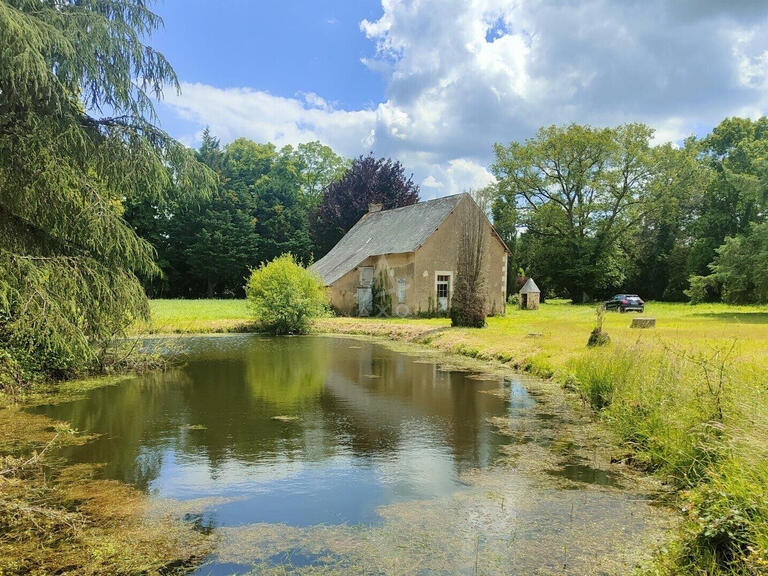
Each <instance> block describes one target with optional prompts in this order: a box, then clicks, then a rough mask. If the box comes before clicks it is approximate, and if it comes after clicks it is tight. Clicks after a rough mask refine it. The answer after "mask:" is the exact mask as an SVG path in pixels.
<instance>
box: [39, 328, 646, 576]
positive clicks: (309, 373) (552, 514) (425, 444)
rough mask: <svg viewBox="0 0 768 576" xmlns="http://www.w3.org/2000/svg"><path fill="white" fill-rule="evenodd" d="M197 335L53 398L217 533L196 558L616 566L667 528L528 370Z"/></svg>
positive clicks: (99, 445)
mask: <svg viewBox="0 0 768 576" xmlns="http://www.w3.org/2000/svg"><path fill="white" fill-rule="evenodd" d="M179 341H180V342H181V345H182V346H183V348H184V355H185V356H186V362H185V363H184V364H183V365H182V366H181V367H178V368H174V369H171V370H167V371H163V372H157V373H151V374H147V375H142V376H139V377H136V378H133V379H131V380H129V381H127V382H122V383H120V384H119V385H117V386H109V387H104V388H98V389H95V390H93V391H91V392H90V393H89V394H88V395H87V397H85V398H83V399H78V400H74V401H71V402H67V403H62V404H57V405H51V406H41V407H38V408H37V409H36V410H37V411H38V412H41V413H44V414H46V415H48V416H51V417H53V418H56V419H59V420H64V421H67V422H69V423H71V425H72V426H73V427H74V428H76V429H78V430H82V431H85V432H89V433H93V434H97V435H98V436H97V437H96V438H95V439H94V440H93V441H91V442H89V443H87V444H85V445H82V446H76V447H70V448H67V449H65V450H64V451H63V456H64V457H65V458H66V459H67V460H68V461H70V462H72V463H94V464H103V467H102V468H101V469H100V470H101V472H100V473H101V474H103V475H104V477H106V478H110V479H117V480H121V481H124V482H128V483H130V484H133V485H135V486H137V487H140V488H141V489H143V490H145V491H147V493H148V494H150V495H151V497H152V498H155V499H158V500H163V501H165V500H167V499H170V500H172V501H178V502H183V503H186V508H185V509H189V510H191V511H193V512H190V513H189V514H188V515H187V518H188V519H189V520H193V521H195V522H197V523H199V525H200V526H201V527H204V528H206V529H212V530H214V532H215V535H216V551H215V552H214V554H212V556H211V557H210V558H209V559H208V561H206V562H205V563H204V564H203V565H202V566H201V567H200V568H199V569H198V570H197V574H201V575H202V574H211V575H218V574H244V573H258V574H262V573H273V572H274V573H286V572H287V573H297V574H303V573H354V574H358V573H364V574H401V573H414V574H422V573H423V574H454V573H467V574H484V573H510V571H512V572H514V571H520V573H527V572H528V571H530V570H537V571H538V572H539V573H557V574H563V573H573V574H581V573H588V572H589V571H595V573H611V572H612V571H613V570H620V569H622V568H623V567H625V566H626V565H627V564H628V563H632V562H634V561H635V558H636V557H637V554H638V553H642V549H643V547H646V548H647V543H645V540H644V539H645V538H646V537H648V536H649V535H652V534H655V533H656V532H657V530H654V527H655V526H656V525H657V520H656V515H655V514H654V513H653V511H652V510H651V507H650V506H649V504H648V501H647V498H646V497H645V494H644V493H643V492H642V491H639V490H635V489H629V488H628V487H627V486H626V485H623V484H622V482H621V481H620V480H619V479H617V477H616V474H615V472H610V471H600V470H596V469H595V468H592V467H591V463H586V462H584V460H585V458H584V457H583V456H580V455H579V454H578V453H567V454H564V453H561V452H558V451H557V450H555V447H556V446H558V445H559V444H558V442H557V438H555V434H554V433H553V432H552V431H553V430H554V429H555V428H554V427H556V426H562V419H563V416H562V414H558V415H553V414H552V413H551V407H547V411H544V410H543V408H542V401H541V400H540V399H537V397H535V396H534V395H533V394H531V393H530V392H529V391H528V387H526V386H525V385H524V383H523V382H521V381H520V380H518V379H516V378H514V377H513V378H510V377H509V376H507V377H502V376H493V375H491V376H488V375H485V376H484V375H480V374H477V373H474V372H471V371H467V370H450V369H447V368H443V367H442V366H441V364H440V362H439V358H434V357H426V358H424V357H423V356H422V355H419V356H416V355H409V354H405V353H401V352H396V351H393V350H391V349H389V348H388V347H385V346H384V345H382V344H379V343H376V342H373V341H368V340H360V339H350V338H342V337H330V336H306V337H290V338H266V337H261V336H256V335H232V336H217V337H198V338H184V339H181V340H179ZM521 427H522V428H521ZM510 430H514V431H515V433H512V432H510ZM566 452H568V451H566ZM521 454H523V455H525V454H528V457H525V456H523V459H522V461H521ZM553 454H555V455H557V458H554V459H553V457H552V455H553ZM539 472H541V473H539ZM564 482H565V483H564ZM627 538H630V539H632V540H633V543H632V544H631V545H630V544H627V543H626V542H627ZM635 548H637V549H635ZM587 568H588V570H587ZM600 570H603V571H602V572H601V571H600Z"/></svg>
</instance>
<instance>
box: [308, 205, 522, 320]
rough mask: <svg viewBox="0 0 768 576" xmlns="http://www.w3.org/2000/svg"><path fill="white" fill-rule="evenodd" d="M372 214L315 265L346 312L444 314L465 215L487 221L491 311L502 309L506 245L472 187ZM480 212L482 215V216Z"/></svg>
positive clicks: (486, 268) (486, 258) (374, 209)
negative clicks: (476, 198) (454, 193)
mask: <svg viewBox="0 0 768 576" xmlns="http://www.w3.org/2000/svg"><path fill="white" fill-rule="evenodd" d="M369 208H370V209H369V211H368V213H367V214H365V215H363V217H362V218H360V220H359V221H358V222H357V224H355V225H354V226H353V227H352V229H351V230H350V231H349V232H347V234H346V235H345V236H344V237H343V238H342V239H341V240H339V243H338V244H336V246H334V248H333V249H332V250H331V251H330V252H328V254H326V255H325V256H324V257H323V258H321V259H320V260H318V261H317V262H315V263H314V264H313V265H312V269H313V270H315V271H316V272H318V273H319V274H320V276H321V277H322V278H323V281H324V283H325V286H326V288H327V292H328V297H329V300H330V302H331V305H332V306H333V308H334V309H335V310H336V311H337V312H338V313H340V314H343V315H347V316H355V315H359V316H378V315H390V314H391V315H395V316H413V315H445V314H447V313H448V310H449V308H450V305H451V296H452V294H453V285H454V281H455V278H456V263H457V257H458V250H459V243H460V237H461V231H462V229H463V228H462V222H465V221H466V220H465V219H466V218H472V217H474V218H475V221H476V222H480V221H482V227H483V228H484V234H485V237H486V242H485V253H484V257H483V274H484V276H485V291H486V311H487V313H488V314H489V315H494V314H499V315H503V314H504V310H505V309H504V306H505V302H506V292H507V286H506V281H507V254H508V253H509V249H508V248H507V246H506V245H505V244H504V242H503V241H502V239H501V237H500V236H499V234H498V233H497V232H496V230H495V229H494V228H493V226H492V225H491V223H490V222H489V221H488V218H487V217H485V214H483V213H482V210H481V209H480V208H479V207H478V205H477V204H476V203H475V201H474V200H473V199H472V197H471V196H470V195H469V194H466V193H464V194H456V195H453V196H446V197H443V198H437V199H436V200H429V201H427V202H419V203H417V204H413V205H411V206H404V207H402V208H395V209H392V210H382V209H381V205H380V204H372V205H371V206H370V207H369ZM478 218H479V219H481V220H478Z"/></svg>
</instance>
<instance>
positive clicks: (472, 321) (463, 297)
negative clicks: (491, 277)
mask: <svg viewBox="0 0 768 576" xmlns="http://www.w3.org/2000/svg"><path fill="white" fill-rule="evenodd" d="M458 227H459V238H458V243H459V246H458V251H457V255H456V282H455V285H454V288H453V295H452V297H451V310H450V313H451V326H466V327H470V328H482V327H483V326H485V316H486V310H485V295H486V286H485V277H484V276H483V267H484V265H485V252H486V250H487V247H488V241H489V238H488V227H487V223H486V218H485V214H484V212H483V210H482V209H481V208H479V207H478V206H477V205H473V206H472V207H471V208H470V209H469V210H467V211H465V212H464V213H463V215H462V220H461V222H460V223H459V226H458Z"/></svg>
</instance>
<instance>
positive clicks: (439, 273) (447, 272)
mask: <svg viewBox="0 0 768 576" xmlns="http://www.w3.org/2000/svg"><path fill="white" fill-rule="evenodd" d="M438 276H448V307H449V308H450V306H451V298H453V272H451V271H450V270H435V305H437V298H438V296H437V278H438Z"/></svg>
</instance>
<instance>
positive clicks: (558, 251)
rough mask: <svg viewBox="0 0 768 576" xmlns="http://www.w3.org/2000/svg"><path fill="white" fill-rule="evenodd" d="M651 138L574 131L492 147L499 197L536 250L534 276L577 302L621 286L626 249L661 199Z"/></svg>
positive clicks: (626, 130) (642, 129) (547, 131)
mask: <svg viewBox="0 0 768 576" xmlns="http://www.w3.org/2000/svg"><path fill="white" fill-rule="evenodd" d="M652 134H653V131H652V130H651V129H650V128H648V127H647V126H644V125H642V124H626V125H623V126H619V127H617V128H612V129H611V128H604V129H595V128H590V127H587V126H578V125H575V124H572V125H570V126H567V127H564V128H562V127H557V126H551V127H549V128H542V129H540V130H539V132H538V133H537V135H536V137H535V138H533V139H530V140H527V141H526V142H525V143H524V144H520V143H517V142H513V143H511V144H510V145H509V146H502V145H500V144H497V145H496V146H495V150H496V162H495V164H494V166H493V171H494V174H495V175H496V177H497V178H498V180H499V191H500V194H502V195H503V196H505V197H506V203H507V205H514V206H516V207H517V210H518V213H519V221H520V224H521V225H523V226H525V227H526V233H525V234H526V236H527V238H528V240H529V242H530V243H531V244H534V245H536V246H537V249H534V252H535V253H536V256H537V258H536V260H535V261H532V262H531V263H530V268H531V269H530V270H529V273H531V274H532V275H534V276H541V275H539V274H538V273H537V271H536V270H537V269H541V268H542V267H548V269H547V272H545V274H543V276H546V277H547V278H548V279H549V280H550V281H551V282H552V283H553V284H554V285H555V286H554V287H555V288H556V289H561V290H563V291H565V293H566V294H568V295H569V296H570V297H571V298H572V299H573V300H574V301H581V300H582V299H583V298H584V297H585V295H586V296H587V297H589V295H593V294H595V293H596V291H597V292H599V291H600V290H602V289H605V288H608V287H610V286H614V285H617V284H620V283H621V282H622V281H623V280H624V272H623V270H624V268H625V263H626V255H625V254H624V253H623V251H622V250H621V245H622V243H623V242H624V241H625V240H626V239H627V238H628V237H629V236H630V235H631V234H632V233H633V231H634V230H635V229H636V227H637V226H638V224H639V223H640V222H641V221H642V219H643V218H644V217H645V216H646V215H647V214H649V213H650V212H652V211H653V210H655V209H656V207H657V204H656V200H657V198H658V197H659V187H657V186H654V175H655V167H656V165H657V163H658V160H657V158H656V153H655V151H654V150H653V149H652V148H651V146H650V139H651V136H652ZM563 263H566V265H563ZM526 268H528V267H526Z"/></svg>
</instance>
